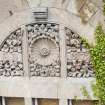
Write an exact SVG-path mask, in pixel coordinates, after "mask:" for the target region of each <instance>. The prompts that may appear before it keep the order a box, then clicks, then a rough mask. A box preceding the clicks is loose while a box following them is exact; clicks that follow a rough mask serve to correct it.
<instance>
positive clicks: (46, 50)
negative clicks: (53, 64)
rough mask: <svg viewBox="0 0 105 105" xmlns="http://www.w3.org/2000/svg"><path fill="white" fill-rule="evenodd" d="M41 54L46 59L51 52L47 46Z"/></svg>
mask: <svg viewBox="0 0 105 105" xmlns="http://www.w3.org/2000/svg"><path fill="white" fill-rule="evenodd" d="M40 54H41V55H42V56H43V57H46V56H48V55H49V54H50V50H49V48H47V47H46V46H43V47H42V49H41V51H40Z"/></svg>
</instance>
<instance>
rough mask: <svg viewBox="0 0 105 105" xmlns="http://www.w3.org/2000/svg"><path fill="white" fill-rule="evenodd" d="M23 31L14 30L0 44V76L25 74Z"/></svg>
mask: <svg viewBox="0 0 105 105" xmlns="http://www.w3.org/2000/svg"><path fill="white" fill-rule="evenodd" d="M22 36H23V35H22V31H21V29H17V30H16V31H14V32H12V33H11V34H10V35H9V36H8V37H7V38H6V39H5V41H4V42H3V43H2V45H1V46H0V76H7V77H10V76H23V75H24V71H23V62H22Z"/></svg>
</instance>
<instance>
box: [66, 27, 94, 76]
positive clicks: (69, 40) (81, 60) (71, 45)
mask: <svg viewBox="0 0 105 105" xmlns="http://www.w3.org/2000/svg"><path fill="white" fill-rule="evenodd" d="M65 31H66V49H67V76H69V77H79V78H80V77H93V76H94V72H93V69H92V64H91V60H90V54H89V51H88V49H86V48H85V46H84V44H83V41H82V39H81V37H80V36H79V35H78V34H76V33H74V32H73V31H72V30H70V29H68V28H65Z"/></svg>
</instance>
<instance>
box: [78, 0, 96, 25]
mask: <svg viewBox="0 0 105 105" xmlns="http://www.w3.org/2000/svg"><path fill="white" fill-rule="evenodd" d="M76 9H77V12H78V16H79V17H80V18H81V21H82V23H83V24H86V23H87V22H88V20H89V18H91V16H92V15H93V14H94V13H95V11H96V8H95V5H94V4H92V3H91V1H90V0H76Z"/></svg>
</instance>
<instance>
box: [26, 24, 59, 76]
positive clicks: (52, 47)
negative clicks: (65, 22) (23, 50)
mask: <svg viewBox="0 0 105 105" xmlns="http://www.w3.org/2000/svg"><path fill="white" fill-rule="evenodd" d="M27 33H28V46H29V48H28V50H29V69H30V75H31V76H44V77H48V76H50V77H54V76H55V77H59V76H60V57H59V55H60V54H59V52H60V48H59V25H58V24H54V23H35V24H30V25H27Z"/></svg>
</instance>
